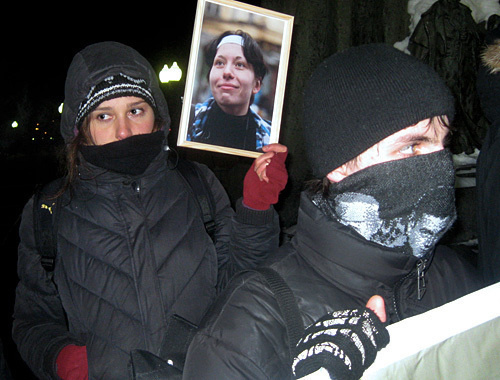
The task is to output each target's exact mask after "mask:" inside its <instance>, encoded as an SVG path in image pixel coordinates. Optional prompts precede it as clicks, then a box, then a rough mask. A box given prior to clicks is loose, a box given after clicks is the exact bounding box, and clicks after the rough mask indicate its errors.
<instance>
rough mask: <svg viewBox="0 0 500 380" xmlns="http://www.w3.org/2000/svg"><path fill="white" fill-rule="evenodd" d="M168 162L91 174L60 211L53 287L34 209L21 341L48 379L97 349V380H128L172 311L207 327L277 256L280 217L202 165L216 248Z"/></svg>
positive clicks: (26, 237) (17, 327)
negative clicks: (80, 353) (254, 206)
mask: <svg viewBox="0 0 500 380" xmlns="http://www.w3.org/2000/svg"><path fill="white" fill-rule="evenodd" d="M101 74H102V73H101ZM89 85H92V82H90V83H89ZM82 93H84V91H83V92H82ZM160 104H161V103H160ZM166 155H167V153H166V152H164V151H162V152H161V153H160V154H159V155H158V156H157V157H156V159H154V160H153V162H152V163H151V164H150V165H149V167H148V168H147V169H146V171H145V173H144V174H142V175H140V176H137V177H129V176H125V175H121V174H117V173H113V172H110V171H105V170H103V169H99V168H97V167H94V166H92V165H90V164H87V165H82V168H81V173H80V177H79V178H78V179H77V180H76V183H75V184H74V193H73V194H72V195H71V198H69V195H68V197H65V202H63V207H62V209H61V213H60V221H59V229H58V236H57V242H58V256H57V261H56V265H55V271H54V273H53V279H52V278H51V276H50V275H49V274H47V273H46V272H45V271H44V269H43V268H42V266H41V264H40V256H39V255H38V254H37V252H36V250H35V240H34V236H33V200H30V201H29V202H28V204H27V205H26V207H25V209H24V212H23V219H22V223H21V227H20V238H21V243H20V246H19V263H18V273H19V278H20V282H19V285H18V287H17V294H16V303H15V311H14V326H13V337H14V340H15V342H16V343H17V346H18V348H19V351H20V353H21V355H22V357H23V359H24V360H25V361H26V362H27V363H28V365H29V367H30V368H31V369H32V370H33V371H34V372H35V374H36V375H37V376H38V377H39V378H41V379H55V378H57V376H56V375H55V359H56V357H57V354H58V353H59V351H60V350H61V349H62V347H64V346H65V345H67V344H80V345H85V346H86V347H87V353H88V363H89V379H105V380H111V379H121V380H122V379H126V378H128V370H127V365H128V362H129V359H130V351H131V350H134V349H143V350H147V351H149V352H152V353H153V354H156V355H159V353H160V349H161V346H162V343H163V342H162V340H163V336H164V333H165V329H166V326H167V323H168V321H169V317H170V316H171V315H172V314H174V313H175V314H179V315H181V316H182V317H184V318H186V319H187V320H189V321H191V322H193V323H195V324H197V323H199V322H200V320H201V318H202V316H203V315H204V313H205V312H206V310H207V308H208V307H209V306H210V304H211V303H212V301H213V300H214V299H215V296H216V293H217V291H218V289H219V288H221V287H222V286H224V284H225V283H226V282H227V280H228V279H229V277H230V276H232V275H233V274H234V273H235V272H236V271H238V270H240V269H243V268H248V267H252V266H255V265H258V264H259V263H260V262H261V261H262V260H264V259H265V258H266V257H267V255H268V254H269V253H270V252H272V250H274V249H276V248H277V245H278V237H279V225H278V218H277V214H276V212H275V211H274V210H272V209H270V210H268V211H253V210H249V209H246V208H245V207H243V206H242V205H241V202H240V203H238V206H237V212H236V213H235V211H234V210H233V209H232V208H231V206H230V203H229V199H228V197H227V195H226V193H225V191H224V189H223V188H222V185H221V184H220V183H219V181H218V180H217V179H216V177H215V175H214V174H213V173H212V172H211V171H210V170H209V169H208V168H207V167H205V166H201V165H200V168H201V170H202V171H203V172H204V174H205V176H206V179H207V181H208V183H209V185H210V188H211V190H212V193H213V196H214V198H215V202H216V224H217V231H216V244H215V245H214V243H213V242H212V240H211V239H210V237H209V235H208V234H207V233H206V231H205V228H204V225H203V221H202V219H201V216H200V211H199V208H198V205H197V203H196V200H195V198H194V196H193V195H192V194H191V193H190V191H189V190H188V188H187V185H186V184H185V182H184V181H183V180H182V179H181V178H180V176H179V174H178V172H177V171H176V170H173V169H171V168H170V167H169V166H168V165H167V157H166Z"/></svg>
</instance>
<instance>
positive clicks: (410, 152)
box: [399, 144, 418, 156]
mask: <svg viewBox="0 0 500 380" xmlns="http://www.w3.org/2000/svg"><path fill="white" fill-rule="evenodd" d="M417 148H418V144H409V145H406V146H404V147H403V148H401V149H400V150H399V153H401V154H402V155H404V156H414V155H415V154H417V152H418V149H417Z"/></svg>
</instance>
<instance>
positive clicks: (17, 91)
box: [0, 0, 197, 128]
mask: <svg viewBox="0 0 500 380" xmlns="http://www.w3.org/2000/svg"><path fill="white" fill-rule="evenodd" d="M175 3H176V2H171V1H168V2H167V1H165V2H161V3H157V4H158V5H157V6H154V7H152V6H150V5H149V4H150V3H147V4H148V5H147V7H146V6H145V5H144V4H145V3H140V2H139V3H132V5H133V6H131V7H129V6H125V5H124V3H121V5H119V6H117V7H116V8H113V7H111V6H104V8H102V7H101V8H99V9H96V8H95V7H91V6H90V5H88V3H77V4H74V5H73V6H71V8H72V11H71V12H69V11H61V10H57V11H56V10H51V9H47V8H43V9H30V11H29V14H28V15H26V14H23V13H22V12H21V11H19V12H12V13H11V16H12V18H13V19H14V18H17V17H19V15H21V18H20V19H16V20H15V22H12V23H10V24H9V25H6V23H3V25H2V26H1V27H0V28H1V29H0V32H1V34H2V40H3V43H2V46H1V49H2V54H1V59H0V65H1V72H2V77H3V79H2V82H3V83H2V85H1V86H0V89H1V91H2V94H1V96H0V108H1V113H0V114H1V115H2V117H1V119H0V123H1V124H0V126H1V128H5V126H6V124H7V125H10V123H11V122H12V119H13V118H14V117H15V116H16V112H17V107H18V104H19V103H20V100H21V99H23V98H24V99H26V98H27V99H28V100H29V102H30V104H32V105H33V106H39V105H43V104H46V102H53V103H54V104H55V105H56V107H57V105H58V104H59V103H60V102H62V101H63V96H64V94H63V91H64V79H65V75H66V71H67V68H68V66H69V64H70V62H71V59H72V57H73V56H74V54H75V53H77V52H78V51H79V50H81V49H82V48H84V47H85V46H86V45H88V44H90V43H93V42H98V41H104V40H115V41H119V42H122V43H125V44H128V45H130V46H132V47H134V48H135V49H137V50H138V51H139V52H140V53H142V54H143V55H144V56H145V57H146V58H147V59H148V60H149V61H150V62H151V63H152V65H153V67H154V68H155V69H158V71H159V70H160V69H161V68H162V67H163V64H165V63H167V64H169V65H170V64H171V63H172V62H173V61H177V62H178V63H179V65H180V66H181V67H182V68H183V69H186V68H187V64H188V60H189V49H190V45H191V36H192V31H193V27H194V19H195V13H196V4H197V1H196V0H183V1H182V2H181V4H182V5H181V8H180V9H178V10H177V11H175V12H174V11H173V10H172V9H171V8H172V4H175ZM23 4H24V3H23ZM82 6H85V7H87V8H89V9H85V10H82V9H81V7H82ZM169 8H170V9H169ZM76 11H78V12H76ZM5 17H9V16H6V15H5V14H4V19H5ZM184 74H185V72H184ZM178 86H181V87H183V82H181V83H179V84H178Z"/></svg>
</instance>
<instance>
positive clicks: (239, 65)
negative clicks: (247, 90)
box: [234, 61, 247, 69]
mask: <svg viewBox="0 0 500 380" xmlns="http://www.w3.org/2000/svg"><path fill="white" fill-rule="evenodd" d="M234 66H235V67H236V68H238V69H245V68H246V67H247V64H246V62H244V61H237V62H236V63H235V64H234Z"/></svg>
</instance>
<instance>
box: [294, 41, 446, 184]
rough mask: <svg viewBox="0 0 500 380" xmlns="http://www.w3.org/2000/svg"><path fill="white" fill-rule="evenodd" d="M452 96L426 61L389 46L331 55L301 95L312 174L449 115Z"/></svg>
mask: <svg viewBox="0 0 500 380" xmlns="http://www.w3.org/2000/svg"><path fill="white" fill-rule="evenodd" d="M454 113H455V111H454V99H453V96H452V95H451V92H450V91H449V89H448V88H447V87H446V85H445V83H444V81H443V80H442V79H441V78H440V77H439V75H438V74H437V73H436V72H435V71H434V70H433V69H432V68H431V67H430V66H429V65H427V64H425V63H423V62H421V61H419V60H418V59H416V58H415V57H412V56H410V55H408V54H405V53H403V52H401V51H399V50H397V49H395V48H393V47H391V46H389V45H384V44H370V45H362V46H358V47H354V48H350V49H348V50H346V51H344V52H341V53H337V54H334V55H333V56H331V57H329V58H327V59H326V60H325V61H324V62H323V63H321V64H320V65H319V66H318V68H317V69H316V70H315V71H314V73H313V74H312V76H311V78H310V80H309V83H308V84H307V86H306V90H305V93H304V122H303V126H304V135H305V141H306V149H307V154H308V158H309V161H310V165H311V169H312V172H313V175H314V176H315V177H317V178H320V177H324V176H325V175H326V174H328V173H329V172H331V171H332V170H335V169H336V168H338V167H339V166H342V165H343V164H344V163H346V162H348V161H350V160H351V159H353V158H355V157H357V156H358V155H359V154H361V153H362V152H364V151H365V150H367V149H368V148H370V147H371V146H373V145H374V144H376V143H378V142H379V141H381V140H383V139H384V138H386V137H388V136H390V135H392V134H394V133H396V132H398V131H400V130H402V129H404V128H406V127H409V126H411V125H414V124H416V123H418V122H419V121H422V120H425V119H427V118H431V117H434V116H440V115H446V116H448V119H449V120H450V122H451V120H452V119H453V117H454Z"/></svg>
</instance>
